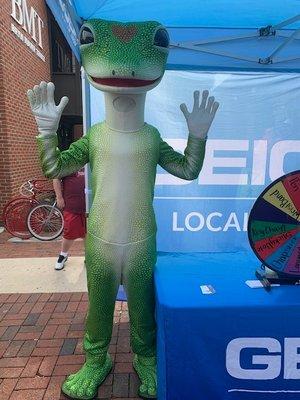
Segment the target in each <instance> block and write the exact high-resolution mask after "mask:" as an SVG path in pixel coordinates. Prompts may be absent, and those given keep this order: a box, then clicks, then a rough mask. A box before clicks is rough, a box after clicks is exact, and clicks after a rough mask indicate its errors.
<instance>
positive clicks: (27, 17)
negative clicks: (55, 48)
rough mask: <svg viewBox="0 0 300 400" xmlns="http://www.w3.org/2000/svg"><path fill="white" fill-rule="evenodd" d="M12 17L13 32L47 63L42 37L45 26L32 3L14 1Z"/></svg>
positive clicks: (19, 0) (21, 0)
mask: <svg viewBox="0 0 300 400" xmlns="http://www.w3.org/2000/svg"><path fill="white" fill-rule="evenodd" d="M10 15H11V17H12V18H13V20H14V22H12V23H11V31H12V32H13V33H14V34H15V36H16V37H17V38H18V39H19V40H21V41H22V42H23V43H24V44H25V45H26V46H27V47H28V49H30V50H31V51H32V52H33V53H34V54H36V55H37V56H38V57H39V58H40V59H41V60H43V61H44V62H45V56H44V54H43V35H42V31H43V29H44V27H45V24H44V21H43V20H42V18H41V17H40V16H39V14H38V12H37V11H36V9H35V8H34V7H33V6H32V5H30V2H28V3H27V0H12V1H11V14H10ZM28 36H29V37H28Z"/></svg>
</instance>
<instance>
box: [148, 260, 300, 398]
mask: <svg viewBox="0 0 300 400" xmlns="http://www.w3.org/2000/svg"><path fill="white" fill-rule="evenodd" d="M258 266H259V261H258V260H257V259H256V258H255V257H254V255H252V254H249V255H247V254H239V253H219V254H208V253H203V254H199V253H196V254H167V253H166V254H165V255H164V253H161V254H160V256H159V257H158V263H157V267H156V275H155V281H156V297H157V300H156V301H157V323H158V377H159V383H158V386H159V389H158V392H159V397H158V398H159V400H265V399H268V400H283V399H284V400H285V399H288V400H292V399H293V400H295V399H300V287H299V286H280V287H274V288H272V290H271V292H266V291H265V289H251V288H249V287H248V286H247V285H246V284H245V281H246V280H248V279H256V278H255V275H254V271H255V269H256V267H258ZM205 284H209V285H212V286H213V287H214V289H215V290H216V293H215V294H211V295H204V294H202V292H201V290H200V285H205ZM298 353H299V354H298Z"/></svg>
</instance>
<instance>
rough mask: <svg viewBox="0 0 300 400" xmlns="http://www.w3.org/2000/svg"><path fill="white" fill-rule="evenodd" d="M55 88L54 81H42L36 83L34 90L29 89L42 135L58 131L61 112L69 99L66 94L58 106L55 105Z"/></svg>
mask: <svg viewBox="0 0 300 400" xmlns="http://www.w3.org/2000/svg"><path fill="white" fill-rule="evenodd" d="M54 90H55V86H54V84H53V83H52V82H49V83H46V82H44V81H42V82H41V83H40V84H39V85H35V86H34V88H33V90H31V89H30V90H28V91H27V97H28V100H29V103H30V108H31V111H32V113H33V115H34V117H35V120H36V123H37V126H38V131H39V133H40V134H41V135H49V134H55V133H56V132H57V129H58V124H59V120H60V117H61V114H62V112H63V110H64V108H65V106H66V105H67V104H68V101H69V99H68V97H66V96H64V97H63V98H62V99H61V100H60V103H59V104H58V106H57V105H55V102H54Z"/></svg>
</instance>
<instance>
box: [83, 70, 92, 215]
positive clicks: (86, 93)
mask: <svg viewBox="0 0 300 400" xmlns="http://www.w3.org/2000/svg"><path fill="white" fill-rule="evenodd" d="M81 91H82V120H83V134H84V135H86V133H87V131H88V129H89V127H90V126H91V113H90V86H89V83H88V81H87V79H86V75H85V71H84V69H83V67H81ZM89 169H90V167H89V165H86V166H85V167H84V180H85V189H84V192H85V210H86V213H87V214H88V213H89V176H90V171H89Z"/></svg>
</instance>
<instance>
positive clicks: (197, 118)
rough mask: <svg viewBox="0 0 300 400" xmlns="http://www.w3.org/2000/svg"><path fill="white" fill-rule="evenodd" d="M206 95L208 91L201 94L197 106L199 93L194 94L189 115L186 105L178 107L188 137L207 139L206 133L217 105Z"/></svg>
mask: <svg viewBox="0 0 300 400" xmlns="http://www.w3.org/2000/svg"><path fill="white" fill-rule="evenodd" d="M208 95H209V92H208V90H204V91H203V93H202V101H201V104H200V106H199V91H198V90H196V91H195V92H194V107H193V110H192V112H191V113H190V112H188V109H187V106H186V104H181V105H180V109H181V111H182V112H183V115H184V116H185V119H186V122H187V126H188V129H189V133H190V135H191V136H193V137H196V138H198V139H206V138H207V133H208V131H209V128H210V126H211V124H212V122H213V120H214V117H215V115H216V112H217V109H218V107H219V103H218V102H216V101H215V98H214V97H209V98H208ZM207 98H208V100H207Z"/></svg>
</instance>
